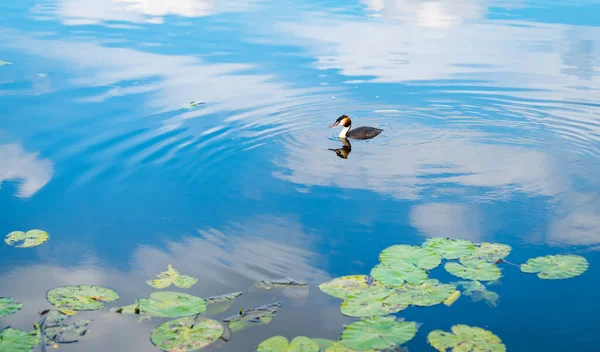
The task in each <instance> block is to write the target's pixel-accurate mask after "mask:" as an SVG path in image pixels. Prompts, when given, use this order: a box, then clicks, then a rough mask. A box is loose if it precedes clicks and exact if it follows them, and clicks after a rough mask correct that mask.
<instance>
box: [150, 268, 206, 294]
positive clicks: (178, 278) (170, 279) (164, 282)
mask: <svg viewBox="0 0 600 352" xmlns="http://www.w3.org/2000/svg"><path fill="white" fill-rule="evenodd" d="M196 282H198V279H196V278H195V277H191V276H187V275H181V274H179V272H178V271H177V270H175V269H173V266H171V264H169V265H168V266H167V271H163V272H161V273H160V274H158V275H156V279H153V280H148V281H146V283H147V284H148V285H150V286H152V287H154V288H159V289H160V288H167V287H169V286H171V284H173V285H175V286H177V287H180V288H190V287H192V286H193V285H194V284H195V283H196Z"/></svg>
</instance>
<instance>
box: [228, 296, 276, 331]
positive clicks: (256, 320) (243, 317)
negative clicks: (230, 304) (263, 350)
mask: <svg viewBox="0 0 600 352" xmlns="http://www.w3.org/2000/svg"><path fill="white" fill-rule="evenodd" d="M279 308H281V302H275V303H270V304H265V305H263V306H260V307H257V308H254V309H247V310H242V311H240V314H237V315H234V316H231V317H229V318H226V319H223V322H225V323H227V324H228V327H229V329H231V331H233V332H236V331H240V330H243V329H245V328H247V327H250V326H256V325H266V324H269V323H270V322H271V320H272V319H273V317H274V316H275V313H277V311H278V310H279Z"/></svg>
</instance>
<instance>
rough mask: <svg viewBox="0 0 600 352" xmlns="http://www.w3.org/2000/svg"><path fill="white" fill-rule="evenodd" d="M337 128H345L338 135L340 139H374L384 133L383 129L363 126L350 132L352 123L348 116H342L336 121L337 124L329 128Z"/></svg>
mask: <svg viewBox="0 0 600 352" xmlns="http://www.w3.org/2000/svg"><path fill="white" fill-rule="evenodd" d="M335 126H343V127H344V128H343V129H342V132H340V134H339V135H338V137H340V138H352V139H371V138H373V137H376V136H377V135H378V134H380V133H381V131H383V130H382V129H379V128H375V127H369V126H361V127H358V128H356V129H353V130H352V131H350V127H351V126H352V121H350V118H349V117H348V115H342V116H340V117H338V118H337V120H335V122H334V123H333V125H331V126H329V128H331V127H335Z"/></svg>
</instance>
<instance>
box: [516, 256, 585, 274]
mask: <svg viewBox="0 0 600 352" xmlns="http://www.w3.org/2000/svg"><path fill="white" fill-rule="evenodd" d="M588 267H589V263H588V261H587V260H586V259H585V258H584V257H581V256H578V255H548V256H545V257H537V258H531V259H529V260H527V263H525V264H521V271H522V272H524V273H539V274H538V277H539V278H540V279H544V280H561V279H570V278H572V277H575V276H579V275H581V274H583V273H584V272H585V271H586V270H587V269H588Z"/></svg>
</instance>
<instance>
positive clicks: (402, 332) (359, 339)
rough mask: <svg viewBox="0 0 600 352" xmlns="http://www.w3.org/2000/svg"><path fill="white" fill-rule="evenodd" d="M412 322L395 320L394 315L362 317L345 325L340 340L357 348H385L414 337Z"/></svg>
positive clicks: (350, 346) (400, 343)
mask: <svg viewBox="0 0 600 352" xmlns="http://www.w3.org/2000/svg"><path fill="white" fill-rule="evenodd" d="M416 333H417V325H416V324H415V323H414V322H404V321H396V319H395V318H394V317H377V318H372V319H364V320H360V321H357V322H354V323H352V324H349V325H348V326H346V328H345V329H344V331H343V332H342V339H341V342H342V344H343V345H344V346H346V347H348V348H350V349H353V350H357V351H364V350H385V349H390V348H394V347H398V346H400V345H402V344H403V343H406V342H408V341H410V340H412V339H413V337H415V334H416Z"/></svg>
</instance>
